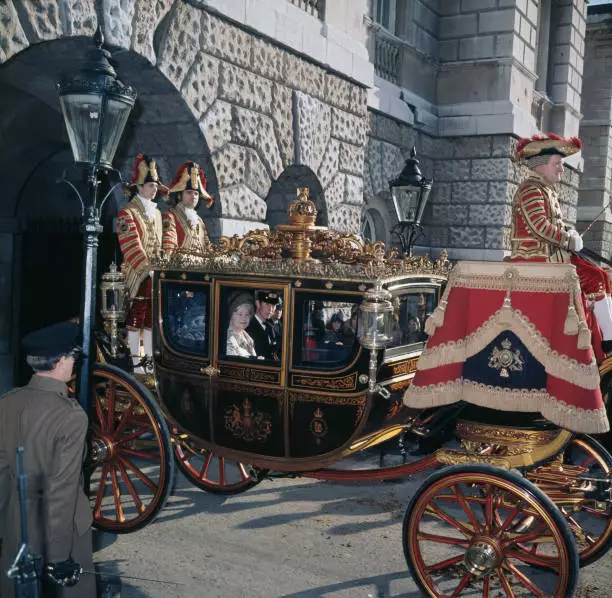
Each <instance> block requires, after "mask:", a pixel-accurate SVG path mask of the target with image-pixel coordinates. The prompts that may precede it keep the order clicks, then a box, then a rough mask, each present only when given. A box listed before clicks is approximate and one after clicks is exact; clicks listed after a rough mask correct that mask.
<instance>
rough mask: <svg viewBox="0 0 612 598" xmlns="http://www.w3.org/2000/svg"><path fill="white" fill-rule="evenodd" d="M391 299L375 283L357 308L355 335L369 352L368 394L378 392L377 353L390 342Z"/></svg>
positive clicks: (391, 321)
mask: <svg viewBox="0 0 612 598" xmlns="http://www.w3.org/2000/svg"><path fill="white" fill-rule="evenodd" d="M391 299H392V295H391V293H390V292H389V291H387V290H386V289H383V287H382V284H381V283H380V282H377V283H376V285H375V286H374V288H372V289H370V290H369V291H368V292H367V293H366V294H365V297H364V300H363V302H362V303H361V305H360V307H359V317H358V322H357V334H358V337H359V342H360V343H361V345H362V346H364V347H365V348H366V349H369V350H370V366H369V377H370V380H369V389H370V392H374V391H379V390H380V389H379V388H378V387H377V385H376V369H377V363H378V361H377V357H378V351H380V349H384V348H385V347H386V346H387V344H388V343H389V342H391V340H392V337H391V328H392V326H393V311H394V308H393V303H392V302H391Z"/></svg>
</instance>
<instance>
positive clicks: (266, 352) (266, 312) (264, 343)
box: [247, 291, 280, 360]
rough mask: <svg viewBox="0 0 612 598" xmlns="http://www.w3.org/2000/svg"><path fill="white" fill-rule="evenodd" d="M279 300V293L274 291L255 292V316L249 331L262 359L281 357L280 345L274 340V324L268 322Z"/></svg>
mask: <svg viewBox="0 0 612 598" xmlns="http://www.w3.org/2000/svg"><path fill="white" fill-rule="evenodd" d="M279 300H280V296H279V294H278V293H276V292H274V291H257V293H256V294H255V317H254V318H253V319H252V320H251V323H250V324H249V325H248V327H247V332H248V333H249V335H250V336H251V338H252V339H253V341H254V342H255V352H256V354H257V357H259V358H260V359H274V360H279V359H280V346H279V345H277V344H276V343H275V342H274V339H273V338H272V335H273V334H274V333H273V331H272V326H271V324H270V323H269V322H268V319H269V318H270V316H271V315H272V312H273V311H274V307H275V306H276V305H277V304H278V302H279Z"/></svg>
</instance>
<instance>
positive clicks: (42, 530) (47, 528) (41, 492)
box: [0, 322, 96, 598]
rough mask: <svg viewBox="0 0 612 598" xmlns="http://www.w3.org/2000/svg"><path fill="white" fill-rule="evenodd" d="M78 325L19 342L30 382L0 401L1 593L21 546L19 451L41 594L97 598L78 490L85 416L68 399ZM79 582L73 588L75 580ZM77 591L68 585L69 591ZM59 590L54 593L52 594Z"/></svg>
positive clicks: (5, 593)
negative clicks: (39, 560)
mask: <svg viewBox="0 0 612 598" xmlns="http://www.w3.org/2000/svg"><path fill="white" fill-rule="evenodd" d="M77 332H78V326H77V324H76V323H74V322H62V323H60V324H55V325H53V326H49V327H48V328H44V329H42V330H39V331H37V332H33V333H31V334H29V335H28V336H26V337H25V338H24V339H23V346H24V349H25V351H26V354H27V361H28V364H29V365H30V367H32V369H33V370H34V375H33V376H32V379H31V380H30V382H29V383H28V384H27V385H26V386H24V387H23V388H18V389H16V390H13V391H11V392H9V393H8V394H6V395H4V396H3V397H2V398H0V596H1V597H2V598H13V596H14V593H13V582H12V580H9V579H8V577H7V576H6V572H7V570H8V569H9V567H10V565H11V563H12V561H13V560H14V558H15V556H16V555H17V551H18V549H19V545H20V542H21V534H20V513H19V500H18V487H17V475H16V462H15V454H16V450H17V447H19V446H23V447H24V457H25V471H26V473H27V476H28V482H27V495H26V500H27V513H28V538H29V543H30V547H29V548H30V551H31V552H32V553H33V554H36V555H42V557H43V560H44V563H45V566H44V569H43V581H44V585H43V594H42V595H43V596H61V597H73V598H77V597H78V598H95V596H96V589H95V578H94V576H93V575H85V576H83V577H81V571H82V568H85V569H86V570H88V571H93V562H92V547H91V527H90V526H91V522H92V515H91V508H90V506H89V501H88V499H87V496H86V495H85V493H84V492H83V479H82V464H83V457H84V451H85V436H86V434H87V415H86V414H85V412H84V411H83V409H82V408H81V406H80V405H79V403H78V402H77V401H76V400H75V399H73V398H71V397H70V396H68V392H67V387H66V383H67V382H68V380H70V378H71V377H72V372H73V368H74V362H75V356H76V355H77V354H78V350H77V349H76V343H77ZM77 582H78V583H77ZM75 584H76V586H75V587H70V586H74V585H75ZM54 590H57V593H54Z"/></svg>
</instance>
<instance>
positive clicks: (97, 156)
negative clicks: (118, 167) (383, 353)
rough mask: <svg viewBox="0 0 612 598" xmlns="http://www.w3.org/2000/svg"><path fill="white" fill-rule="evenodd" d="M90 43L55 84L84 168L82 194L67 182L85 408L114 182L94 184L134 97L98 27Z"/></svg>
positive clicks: (79, 373)
mask: <svg viewBox="0 0 612 598" xmlns="http://www.w3.org/2000/svg"><path fill="white" fill-rule="evenodd" d="M93 43H94V48H92V49H91V50H89V52H87V56H86V59H85V64H84V66H83V68H82V69H81V70H80V71H79V72H77V73H75V74H73V75H71V76H68V77H65V78H64V79H63V80H62V81H60V82H59V83H58V84H57V91H58V95H59V103H60V106H61V109H62V114H63V116H64V124H65V125H66V131H67V133H68V140H69V142H70V147H71V149H72V154H73V156H74V160H75V162H76V164H77V165H80V166H84V167H87V183H88V194H86V195H85V197H83V196H81V194H80V193H79V191H78V189H77V188H76V187H75V185H74V184H72V183H71V182H70V181H68V180H66V179H63V182H65V183H67V184H68V185H69V186H70V187H72V189H73V190H74V191H75V193H76V195H77V196H78V199H79V201H80V203H81V208H82V230H83V254H84V257H85V259H84V260H83V281H82V285H83V286H82V289H81V314H80V323H81V324H80V325H81V332H80V337H81V338H80V340H81V345H82V347H83V357H82V359H81V363H80V365H79V367H78V371H77V380H78V385H77V386H78V397H79V403H80V404H81V406H82V407H83V409H84V410H85V412H86V413H89V391H90V388H89V383H90V378H91V373H92V369H93V363H94V361H95V350H94V343H93V333H92V330H93V327H94V322H95V314H96V296H97V272H96V264H97V255H98V237H99V235H100V233H101V232H102V226H100V213H101V211H102V208H103V206H104V203H105V201H106V200H107V199H108V198H109V197H110V195H111V193H112V192H113V190H114V189H115V188H116V187H117V186H118V185H120V184H121V181H119V182H118V183H116V184H115V185H114V186H113V187H112V188H111V189H110V191H109V192H108V193H107V194H106V196H105V197H104V198H103V199H102V201H99V200H98V188H99V185H100V176H101V174H102V173H104V172H106V171H109V170H113V168H112V161H113V158H114V156H115V152H116V150H117V146H118V145H119V140H120V139H121V135H122V133H123V129H124V128H125V125H126V122H127V119H128V117H129V114H130V112H131V111H132V108H133V106H134V102H135V101H136V92H135V91H134V90H133V89H132V88H131V87H129V86H128V85H124V84H123V83H122V82H121V81H119V79H118V78H117V73H116V71H115V69H114V68H113V66H112V64H111V55H110V52H109V51H108V50H106V49H104V48H103V44H104V36H103V35H102V30H101V29H100V26H98V29H97V31H96V33H95V35H94V37H93Z"/></svg>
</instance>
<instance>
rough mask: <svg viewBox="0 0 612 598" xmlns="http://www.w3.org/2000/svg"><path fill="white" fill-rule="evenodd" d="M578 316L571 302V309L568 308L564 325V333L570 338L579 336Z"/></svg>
mask: <svg viewBox="0 0 612 598" xmlns="http://www.w3.org/2000/svg"><path fill="white" fill-rule="evenodd" d="M578 327H579V321H578V314H577V313H576V308H575V307H574V305H573V303H572V302H571V301H570V304H569V307H568V308H567V315H566V316H565V324H564V325H563V333H564V334H568V335H570V336H576V335H577V334H578Z"/></svg>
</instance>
